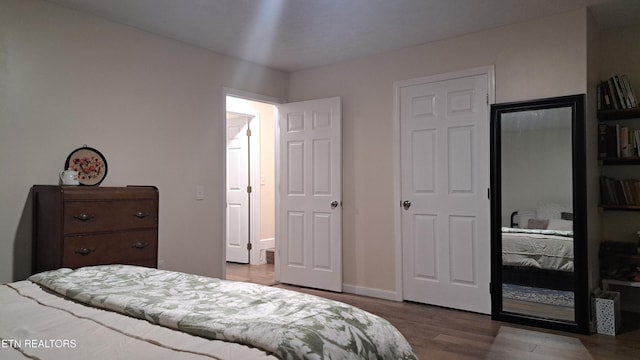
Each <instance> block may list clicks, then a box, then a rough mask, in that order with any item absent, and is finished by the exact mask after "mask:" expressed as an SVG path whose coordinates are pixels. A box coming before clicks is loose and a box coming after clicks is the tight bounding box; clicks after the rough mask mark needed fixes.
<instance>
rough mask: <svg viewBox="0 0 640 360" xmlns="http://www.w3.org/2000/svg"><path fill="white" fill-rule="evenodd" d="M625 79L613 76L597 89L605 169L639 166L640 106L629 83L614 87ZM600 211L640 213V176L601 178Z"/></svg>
mask: <svg viewBox="0 0 640 360" xmlns="http://www.w3.org/2000/svg"><path fill="white" fill-rule="evenodd" d="M623 78H625V79H626V76H613V77H611V78H610V79H609V80H607V81H602V82H601V83H600V84H599V85H598V91H597V93H598V162H599V165H600V166H603V167H606V166H629V165H640V106H638V102H637V99H636V97H635V95H634V92H633V90H632V88H631V87H630V85H629V84H628V80H626V83H624V84H625V85H623V86H618V87H617V88H616V86H614V84H616V83H617V81H620V83H621V84H622V83H623V82H622V80H621V79H623ZM616 89H617V90H618V91H616ZM620 89H625V91H624V92H623V91H621V90H620ZM613 99H615V101H613ZM603 173H604V171H603ZM639 175H640V174H639ZM600 207H601V208H602V209H603V210H610V211H640V176H638V178H636V179H620V178H615V177H609V176H604V175H603V176H601V177H600Z"/></svg>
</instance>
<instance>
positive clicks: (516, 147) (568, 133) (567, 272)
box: [500, 107, 575, 321]
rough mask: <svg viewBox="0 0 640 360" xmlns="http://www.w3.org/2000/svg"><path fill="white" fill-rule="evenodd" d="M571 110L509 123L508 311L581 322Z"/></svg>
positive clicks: (521, 116) (505, 160)
mask: <svg viewBox="0 0 640 360" xmlns="http://www.w3.org/2000/svg"><path fill="white" fill-rule="evenodd" d="M571 118H572V117H571V108H570V107H562V108H553V109H535V110H528V111H520V112H513V113H508V114H504V115H503V116H502V118H501V137H500V145H501V149H502V151H501V164H502V167H501V168H502V172H501V177H502V179H501V184H502V187H501V192H502V224H501V225H502V226H501V232H502V299H503V310H504V311H508V312H514V313H519V314H526V315H532V316H538V317H543V318H549V319H560V320H567V321H573V319H574V317H575V315H574V293H573V290H574V289H573V205H572V204H573V197H572V194H573V191H572V187H573V181H572V150H571V144H572V129H571V125H572V122H571Z"/></svg>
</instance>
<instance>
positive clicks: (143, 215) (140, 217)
mask: <svg viewBox="0 0 640 360" xmlns="http://www.w3.org/2000/svg"><path fill="white" fill-rule="evenodd" d="M149 215H150V214H149V213H143V212H137V213H135V214H133V216H135V217H137V218H138V219H144V218H146V217H147V216H149Z"/></svg>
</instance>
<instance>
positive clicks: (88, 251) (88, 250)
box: [74, 248, 96, 256]
mask: <svg viewBox="0 0 640 360" xmlns="http://www.w3.org/2000/svg"><path fill="white" fill-rule="evenodd" d="M94 251H96V249H92V248H80V249H76V250H75V251H74V252H75V253H76V254H80V255H82V256H87V255H89V254H91V253H92V252H94Z"/></svg>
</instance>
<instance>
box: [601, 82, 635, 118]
mask: <svg viewBox="0 0 640 360" xmlns="http://www.w3.org/2000/svg"><path fill="white" fill-rule="evenodd" d="M596 93H597V96H598V101H597V104H598V110H624V109H633V108H637V107H638V105H639V104H638V98H637V97H636V95H635V93H634V91H633V88H632V87H631V83H630V82H629V77H628V76H627V75H614V76H612V77H610V78H609V79H607V80H603V81H601V82H600V83H599V84H598V89H597V91H596Z"/></svg>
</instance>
